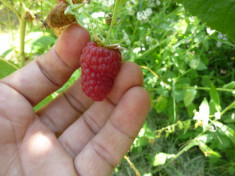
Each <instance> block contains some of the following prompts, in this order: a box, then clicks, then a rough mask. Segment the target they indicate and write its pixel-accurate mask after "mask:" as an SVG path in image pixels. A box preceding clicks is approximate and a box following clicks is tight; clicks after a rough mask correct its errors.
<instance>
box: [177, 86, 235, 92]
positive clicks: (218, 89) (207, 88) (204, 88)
mask: <svg viewBox="0 0 235 176" xmlns="http://www.w3.org/2000/svg"><path fill="white" fill-rule="evenodd" d="M181 88H182V89H197V90H206V91H209V90H210V88H209V87H197V86H195V87H181ZM216 90H217V91H221V92H233V91H235V90H234V89H225V88H216Z"/></svg>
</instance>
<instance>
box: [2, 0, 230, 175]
mask: <svg viewBox="0 0 235 176" xmlns="http://www.w3.org/2000/svg"><path fill="white" fill-rule="evenodd" d="M0 1H1V2H4V0H0ZM16 1H17V0H13V2H16ZM5 2H6V1H5ZM50 2H51V4H53V6H55V1H50ZM68 2H69V8H68V9H67V11H66V12H65V14H70V15H74V16H75V17H76V20H77V21H78V22H79V23H80V24H81V25H83V26H84V27H86V28H87V29H88V30H89V31H90V33H91V34H92V33H94V34H95V35H94V37H93V35H92V37H93V40H94V39H95V38H97V37H99V40H100V41H101V43H102V44H103V45H109V44H114V43H121V45H122V46H124V47H125V48H127V49H126V50H121V53H122V56H123V59H124V60H129V61H133V62H135V63H137V64H138V65H140V66H141V68H142V70H143V73H144V87H145V88H146V89H147V90H148V91H149V93H150V94H151V98H152V109H151V112H150V113H149V116H148V118H147V120H146V122H145V124H144V126H143V128H142V129H141V131H140V133H139V136H138V137H137V138H136V140H135V142H134V144H133V146H132V148H131V150H130V152H129V153H128V154H127V159H126V160H124V161H123V162H122V163H121V164H120V165H119V166H118V167H117V168H116V169H115V171H114V173H113V175H114V176H115V175H134V174H136V175H140V174H141V175H144V176H150V175H151V176H153V175H191V174H192V173H193V174H194V175H200V176H201V175H213V176H216V175H228V176H230V175H231V176H232V175H234V173H235V170H234V158H235V153H234V145H235V141H234V131H235V121H234V108H235V105H234V92H235V83H234V81H235V80H234V78H235V75H234V74H235V72H234V67H235V65H234V63H235V45H234V42H233V41H232V39H234V14H235V12H234V3H233V1H232V0H226V1H220V0H208V1H206V2H205V1H202V0H194V1H193V0H187V1H185V0H178V1H177V2H179V3H181V4H176V3H175V1H172V0H164V1H163V0H141V1H136V0H122V1H119V5H118V8H116V11H117V13H114V10H115V4H114V2H115V1H112V0H102V1H101V0H93V1H91V3H90V4H89V5H85V4H83V5H82V3H80V4H74V3H73V2H72V0H71V1H68ZM116 2H117V1H116ZM4 4H5V3H4ZM25 4H26V6H27V7H29V4H28V3H25ZM45 4H46V2H42V6H43V8H42V9H44V10H45V11H46V13H45V15H44V16H43V15H42V19H46V15H47V13H48V12H49V10H50V9H51V8H52V7H50V8H49V6H48V5H47V6H46V5H45ZM5 5H7V6H8V5H9V3H8V4H5ZM12 7H13V6H12ZM12 7H11V9H14V8H12ZM14 7H15V6H14ZM45 7H46V8H45ZM37 8H38V9H39V11H42V9H40V8H39V7H37ZM184 8H185V9H184ZM4 9H6V6H4ZM15 9H18V8H15ZM185 10H186V11H185ZM13 11H15V10H13ZM110 12H112V18H115V17H116V18H117V19H118V18H120V20H119V21H118V22H116V21H117V20H112V21H111V23H110V16H108V14H109V13H110ZM188 12H190V13H188ZM115 14H116V15H115ZM191 14H192V15H194V16H192V15H191ZM106 16H108V17H109V22H108V23H109V24H110V25H111V24H112V22H113V24H112V26H113V28H112V29H110V25H107V24H106V21H107V20H106ZM195 16H198V17H195ZM29 19H30V18H29ZM0 21H2V20H0ZM27 23H28V24H31V23H29V22H27ZM204 23H205V24H204ZM29 26H30V25H28V27H29ZM31 28H33V27H32V26H31ZM37 28H38V30H39V29H40V28H39V27H38V26H37ZM34 30H35V28H34ZM40 30H41V29H40ZM217 30H218V31H217ZM92 31H93V32H92ZM109 31H110V32H109ZM45 34H46V35H44V36H39V37H38V38H37V39H35V40H33V41H34V42H33V44H34V45H33V44H32V48H33V47H35V43H37V44H40V43H42V45H41V46H40V47H39V50H36V51H35V50H32V51H31V53H30V56H31V55H32V56H34V55H36V54H38V51H40V54H41V53H43V52H45V51H46V50H47V49H45V48H43V47H42V46H45V44H48V43H52V44H53V42H54V41H55V39H56V37H55V35H54V32H53V31H51V30H49V29H47V30H46V32H45ZM27 36H28V34H27V35H26V37H27ZM108 36H109V37H108ZM51 39H52V40H51ZM26 41H27V40H26ZM106 42H107V43H106ZM26 45H29V44H28V43H26ZM37 46H38V45H37ZM30 47H31V45H30ZM0 54H1V53H0ZM27 55H28V53H27ZM5 56H7V52H4V53H3V54H1V58H5ZM11 64H12V62H11V61H9V60H6V59H4V60H3V59H0V76H2V77H3V76H6V75H7V74H9V73H10V72H12V71H14V70H15V69H17V67H21V66H19V65H17V67H16V68H15V65H13V66H11ZM6 68H9V69H7V70H6ZM10 68H11V69H10ZM80 72H83V71H80V70H78V71H76V72H75V73H74V75H73V76H72V77H71V79H70V80H69V81H68V82H67V83H66V84H65V86H64V87H63V88H62V89H60V90H59V91H57V92H56V93H54V94H52V95H51V96H49V97H48V98H47V99H45V100H44V101H42V102H41V104H39V105H38V106H37V107H35V110H37V109H38V108H40V107H42V106H44V105H45V104H46V103H47V102H49V101H51V100H52V99H53V98H54V97H56V95H57V94H58V93H60V92H61V91H63V90H64V89H65V88H66V87H68V86H69V85H71V84H72V83H73V82H74V81H75V80H76V79H77V77H78V76H79V75H80ZM129 164H130V165H131V166H132V168H133V169H134V170H135V171H133V170H132V168H131V167H130V166H129ZM133 164H134V165H133ZM136 170H139V171H136Z"/></svg>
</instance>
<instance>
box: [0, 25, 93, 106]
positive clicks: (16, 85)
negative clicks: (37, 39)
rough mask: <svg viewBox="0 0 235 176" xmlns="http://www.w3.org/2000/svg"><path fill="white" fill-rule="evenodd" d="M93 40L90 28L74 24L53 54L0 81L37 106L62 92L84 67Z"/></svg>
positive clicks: (45, 55) (62, 35) (52, 49)
mask: <svg viewBox="0 0 235 176" xmlns="http://www.w3.org/2000/svg"><path fill="white" fill-rule="evenodd" d="M89 40H90V35H89V33H88V31H87V30H86V29H84V28H82V27H80V26H78V25H76V24H74V25H71V26H70V27H69V28H68V29H66V30H65V31H64V32H63V33H62V34H61V36H60V37H59V38H58V40H57V42H56V44H55V45H54V46H53V47H52V48H51V50H50V51H48V52H47V53H46V54H44V55H42V56H40V57H39V58H38V59H36V60H34V61H32V62H31V63H30V64H28V65H27V66H25V67H23V68H22V69H20V70H18V71H16V72H15V73H13V74H11V75H10V76H8V77H6V78H4V79H2V80H0V81H1V82H2V83H4V84H6V85H8V86H9V87H10V88H13V89H15V90H17V92H19V93H20V94H21V95H23V96H24V97H25V98H26V99H27V100H28V101H29V102H30V103H31V104H32V105H33V106H34V105H36V104H37V103H39V102H40V101H41V100H42V99H44V98H45V97H47V96H48V95H49V94H51V93H52V92H54V91H55V90H57V89H59V88H60V87H61V86H62V85H63V84H64V83H65V82H66V81H67V80H68V79H69V77H70V76H71V74H72V73H73V72H74V71H75V69H77V68H78V67H79V66H80V63H79V58H80V55H81V52H82V49H83V47H84V46H85V45H86V43H87V42H88V41H89Z"/></svg>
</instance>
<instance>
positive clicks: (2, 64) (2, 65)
mask: <svg viewBox="0 0 235 176" xmlns="http://www.w3.org/2000/svg"><path fill="white" fill-rule="evenodd" d="M16 70H17V68H16V66H14V65H13V64H11V63H10V62H8V61H5V60H3V59H1V58H0V78H4V77H6V76H8V75H10V74H11V73H13V72H14V71H16Z"/></svg>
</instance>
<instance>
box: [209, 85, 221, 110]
mask: <svg viewBox="0 0 235 176" xmlns="http://www.w3.org/2000/svg"><path fill="white" fill-rule="evenodd" d="M210 97H211V100H212V101H213V102H214V103H215V108H216V110H217V111H218V112H220V111H221V107H220V97H219V94H218V92H217V90H216V87H215V85H214V84H213V83H212V84H211V87H210Z"/></svg>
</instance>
